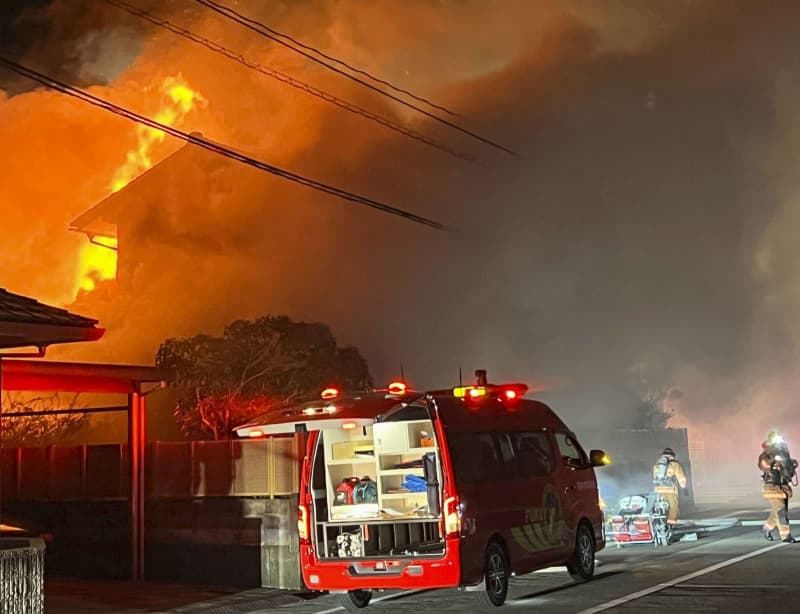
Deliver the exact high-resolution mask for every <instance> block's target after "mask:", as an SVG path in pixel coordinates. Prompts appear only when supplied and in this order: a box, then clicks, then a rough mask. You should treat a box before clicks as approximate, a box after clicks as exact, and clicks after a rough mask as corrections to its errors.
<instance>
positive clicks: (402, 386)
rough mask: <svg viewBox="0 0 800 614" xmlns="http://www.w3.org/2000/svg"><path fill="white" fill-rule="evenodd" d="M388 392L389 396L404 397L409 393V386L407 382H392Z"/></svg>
mask: <svg viewBox="0 0 800 614" xmlns="http://www.w3.org/2000/svg"><path fill="white" fill-rule="evenodd" d="M388 390H389V394H396V395H404V394H405V393H406V392H407V391H408V385H407V384H406V383H405V382H392V383H391V384H389V388H388Z"/></svg>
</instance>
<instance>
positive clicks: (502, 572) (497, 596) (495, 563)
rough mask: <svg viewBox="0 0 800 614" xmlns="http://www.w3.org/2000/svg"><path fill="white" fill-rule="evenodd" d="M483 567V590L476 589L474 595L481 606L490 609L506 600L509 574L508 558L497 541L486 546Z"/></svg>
mask: <svg viewBox="0 0 800 614" xmlns="http://www.w3.org/2000/svg"><path fill="white" fill-rule="evenodd" d="M484 569H485V571H484V587H483V588H484V589H485V590H481V591H477V592H476V593H475V597H476V599H477V600H478V603H479V604H480V605H481V606H482V607H483V608H485V609H490V610H491V609H494V608H497V607H500V606H501V605H503V604H504V603H505V602H506V596H507V595H508V577H509V575H510V572H509V564H508V558H507V557H506V553H505V551H504V550H503V548H502V547H500V544H498V543H497V542H492V543H491V544H489V546H488V548H486V562H485V563H484Z"/></svg>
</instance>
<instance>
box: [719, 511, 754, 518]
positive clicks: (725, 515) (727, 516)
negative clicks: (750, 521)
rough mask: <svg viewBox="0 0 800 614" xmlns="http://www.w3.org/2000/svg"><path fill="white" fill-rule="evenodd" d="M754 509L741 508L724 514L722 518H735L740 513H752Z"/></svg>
mask: <svg viewBox="0 0 800 614" xmlns="http://www.w3.org/2000/svg"><path fill="white" fill-rule="evenodd" d="M752 511H753V510H739V511H738V512H731V513H730V514H723V515H722V516H720V518H735V517H736V516H738V515H739V514H750V513H752Z"/></svg>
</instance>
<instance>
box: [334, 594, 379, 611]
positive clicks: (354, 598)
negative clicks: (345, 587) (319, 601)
mask: <svg viewBox="0 0 800 614" xmlns="http://www.w3.org/2000/svg"><path fill="white" fill-rule="evenodd" d="M370 599H372V591H364V590H355V591H347V592H346V593H342V594H341V595H339V603H340V605H341V606H342V607H343V608H344V609H345V610H347V611H348V612H358V611H359V610H361V608H366V607H367V606H368V605H369V601H370Z"/></svg>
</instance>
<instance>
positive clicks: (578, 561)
mask: <svg viewBox="0 0 800 614" xmlns="http://www.w3.org/2000/svg"><path fill="white" fill-rule="evenodd" d="M594 554H595V550H594V535H592V530H591V529H590V528H589V526H588V525H587V524H586V523H585V522H582V523H581V524H580V525H578V533H577V534H576V535H575V550H573V552H572V557H571V558H570V560H569V561H568V562H567V571H568V572H569V575H570V576H572V579H573V580H575V582H586V581H587V580H591V579H592V576H594Z"/></svg>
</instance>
